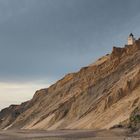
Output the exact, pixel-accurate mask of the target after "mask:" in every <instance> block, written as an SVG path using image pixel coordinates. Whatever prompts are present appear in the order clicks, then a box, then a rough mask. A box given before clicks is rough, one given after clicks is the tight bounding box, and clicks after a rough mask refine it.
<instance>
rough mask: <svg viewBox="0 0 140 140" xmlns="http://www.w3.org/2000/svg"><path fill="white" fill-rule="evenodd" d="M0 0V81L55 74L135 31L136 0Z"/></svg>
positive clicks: (53, 76)
mask: <svg viewBox="0 0 140 140" xmlns="http://www.w3.org/2000/svg"><path fill="white" fill-rule="evenodd" d="M0 5H1V6H0V13H1V14H0V17H1V20H0V69H1V70H0V77H1V78H0V80H1V81H2V80H17V79H22V80H33V79H38V78H40V79H41V78H42V79H43V78H46V79H47V78H48V79H50V80H54V79H58V78H60V77H61V76H62V75H64V74H65V73H67V72H71V71H75V70H78V69H79V68H80V67H81V66H84V65H87V64H89V63H91V62H92V61H94V60H95V59H96V58H98V57H100V56H102V55H103V54H106V53H108V52H109V51H110V50H111V48H112V45H115V44H116V45H121V44H123V43H124V42H125V39H126V37H127V35H128V34H129V33H130V32H133V31H134V32H135V33H136V34H137V35H140V29H139V28H138V27H139V24H140V20H139V19H138V18H137V17H139V15H140V9H139V7H138V6H139V5H140V1H139V0H135V1H131V0H123V1H122V0H117V1H116V0H41V1H40V0H24V1H23V0H12V1H11V0H1V1H0ZM2 7H4V8H2ZM9 15H10V16H9ZM135 20H136V21H137V22H135ZM136 29H137V30H136Z"/></svg>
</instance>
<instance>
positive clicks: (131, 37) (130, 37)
mask: <svg viewBox="0 0 140 140" xmlns="http://www.w3.org/2000/svg"><path fill="white" fill-rule="evenodd" d="M134 42H135V38H134V35H133V34H132V33H131V34H130V35H129V37H128V43H127V44H128V45H133V44H134Z"/></svg>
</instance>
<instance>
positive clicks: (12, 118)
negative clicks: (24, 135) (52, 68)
mask: <svg viewBox="0 0 140 140" xmlns="http://www.w3.org/2000/svg"><path fill="white" fill-rule="evenodd" d="M139 106H140V40H136V42H135V43H134V45H126V46H125V47H124V48H117V47H113V51H112V53H111V54H108V55H106V56H104V57H102V58H100V59H99V60H97V61H96V62H95V63H93V64H91V65H89V66H87V67H84V68H82V69H81V70H80V71H79V72H76V73H71V74H68V75H66V76H65V77H64V78H63V79H61V80H59V81H58V82H57V83H55V84H54V85H52V86H50V87H49V88H47V89H41V90H38V91H37V92H36V93H35V95H34V97H33V98H32V99H31V100H30V101H28V102H25V103H22V104H21V105H12V106H10V107H9V108H6V109H4V110H2V111H1V112H0V128H1V129H17V128H20V129H47V130H53V129H104V128H110V127H112V126H114V125H116V124H119V123H120V122H123V121H125V120H128V119H129V117H130V115H131V114H132V112H133V111H134V110H135V109H136V108H137V107H139Z"/></svg>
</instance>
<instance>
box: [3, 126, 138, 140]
mask: <svg viewBox="0 0 140 140" xmlns="http://www.w3.org/2000/svg"><path fill="white" fill-rule="evenodd" d="M0 140H140V135H137V136H134V135H128V134H127V132H126V131H125V130H121V129H120V130H109V131H105V130H102V131H93V130H57V131H27V130H9V131H0Z"/></svg>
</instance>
